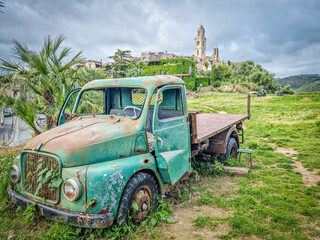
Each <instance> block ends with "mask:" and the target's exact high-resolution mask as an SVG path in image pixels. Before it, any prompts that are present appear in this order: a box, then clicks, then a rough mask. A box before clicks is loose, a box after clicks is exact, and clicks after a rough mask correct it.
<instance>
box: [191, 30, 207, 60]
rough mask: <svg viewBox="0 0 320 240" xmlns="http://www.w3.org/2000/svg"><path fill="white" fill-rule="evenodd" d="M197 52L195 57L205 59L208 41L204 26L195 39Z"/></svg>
mask: <svg viewBox="0 0 320 240" xmlns="http://www.w3.org/2000/svg"><path fill="white" fill-rule="evenodd" d="M194 40H195V52H194V56H195V57H198V58H204V57H205V56H206V44H207V39H206V37H205V30H204V27H203V26H202V24H201V25H200V27H199V28H198V32H197V36H196V37H195V39H194Z"/></svg>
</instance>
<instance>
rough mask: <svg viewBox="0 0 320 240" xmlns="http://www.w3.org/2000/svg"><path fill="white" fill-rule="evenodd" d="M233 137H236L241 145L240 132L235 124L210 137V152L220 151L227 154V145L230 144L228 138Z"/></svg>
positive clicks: (208, 150)
mask: <svg viewBox="0 0 320 240" xmlns="http://www.w3.org/2000/svg"><path fill="white" fill-rule="evenodd" d="M230 137H232V138H234V139H236V141H237V143H238V146H239V134H238V130H237V128H236V127H235V126H232V127H230V128H228V129H226V130H224V131H223V132H221V133H219V134H217V135H215V136H213V137H211V138H209V147H208V149H207V152H208V153H219V154H225V153H226V147H227V144H228V139H229V138H230Z"/></svg>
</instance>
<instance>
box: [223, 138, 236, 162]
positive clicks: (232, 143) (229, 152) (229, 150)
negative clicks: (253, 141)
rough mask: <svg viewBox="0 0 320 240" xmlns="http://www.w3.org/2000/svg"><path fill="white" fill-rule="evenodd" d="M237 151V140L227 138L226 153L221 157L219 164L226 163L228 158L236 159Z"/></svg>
mask: <svg viewBox="0 0 320 240" xmlns="http://www.w3.org/2000/svg"><path fill="white" fill-rule="evenodd" d="M238 149H239V146H238V143H237V140H236V139H234V138H229V140H228V144H227V147H226V153H225V154H223V155H222V157H221V163H223V164H225V163H227V162H228V160H229V158H230V157H233V158H237V157H238V152H237V150H238Z"/></svg>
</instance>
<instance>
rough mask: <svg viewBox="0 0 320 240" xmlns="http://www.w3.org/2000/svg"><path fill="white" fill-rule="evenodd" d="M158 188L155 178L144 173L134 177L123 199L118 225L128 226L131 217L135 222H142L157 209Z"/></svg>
mask: <svg viewBox="0 0 320 240" xmlns="http://www.w3.org/2000/svg"><path fill="white" fill-rule="evenodd" d="M157 193H158V188H157V184H156V181H155V180H154V178H153V177H152V176H151V175H150V174H148V173H144V172H139V173H137V174H136V175H134V176H133V177H132V178H131V179H130V180H129V182H128V184H127V185H126V187H125V189H124V192H123V195H122V197H121V201H120V205H119V209H118V214H117V220H116V221H117V225H118V226H120V227H123V226H125V225H126V224H128V220H129V217H131V219H132V221H133V222H139V221H142V220H143V219H144V218H145V217H146V216H147V215H148V213H149V212H150V211H155V210H156V207H157V201H156V195H157Z"/></svg>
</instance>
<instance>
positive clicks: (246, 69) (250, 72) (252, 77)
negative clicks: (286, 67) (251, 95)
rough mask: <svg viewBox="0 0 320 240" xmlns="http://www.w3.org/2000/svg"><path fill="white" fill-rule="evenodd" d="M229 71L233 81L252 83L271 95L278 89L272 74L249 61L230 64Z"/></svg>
mask: <svg viewBox="0 0 320 240" xmlns="http://www.w3.org/2000/svg"><path fill="white" fill-rule="evenodd" d="M230 69H231V79H233V81H238V80H240V81H241V82H247V81H249V82H253V83H255V84H257V85H258V86H259V87H260V88H264V89H265V90H267V91H268V92H271V93H274V92H275V91H277V90H278V89H279V87H280V86H279V84H278V83H277V81H276V80H275V78H274V74H273V73H270V72H268V71H267V70H266V69H264V68H263V67H262V66H261V65H259V64H255V63H254V62H253V61H251V60H248V61H243V62H238V63H231V66H230Z"/></svg>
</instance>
